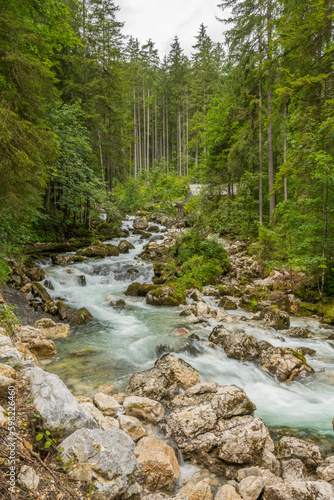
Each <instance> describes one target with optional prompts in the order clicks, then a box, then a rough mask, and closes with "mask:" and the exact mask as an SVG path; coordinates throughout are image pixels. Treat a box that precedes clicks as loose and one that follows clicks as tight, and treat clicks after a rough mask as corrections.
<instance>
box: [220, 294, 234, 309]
mask: <svg viewBox="0 0 334 500" xmlns="http://www.w3.org/2000/svg"><path fill="white" fill-rule="evenodd" d="M238 302H239V301H238V299H236V298H235V297H229V296H225V297H223V298H222V299H221V301H220V302H219V307H222V308H223V309H228V310H231V311H232V310H234V309H238Z"/></svg>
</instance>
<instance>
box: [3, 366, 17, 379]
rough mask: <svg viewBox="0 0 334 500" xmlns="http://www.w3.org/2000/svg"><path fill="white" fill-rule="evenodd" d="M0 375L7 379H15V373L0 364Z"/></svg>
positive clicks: (12, 369) (9, 367)
mask: <svg viewBox="0 0 334 500" xmlns="http://www.w3.org/2000/svg"><path fill="white" fill-rule="evenodd" d="M0 375H1V377H7V378H11V379H14V380H15V379H16V371H15V370H14V368H12V367H11V366H9V365H4V364H2V363H0Z"/></svg>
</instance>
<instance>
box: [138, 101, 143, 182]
mask: <svg viewBox="0 0 334 500" xmlns="http://www.w3.org/2000/svg"><path fill="white" fill-rule="evenodd" d="M141 136H142V134H141V115H140V102H138V155H139V170H140V173H141V172H142V170H143V164H142V154H141V143H142V140H141V139H142V138H141Z"/></svg>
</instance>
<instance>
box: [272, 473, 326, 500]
mask: <svg viewBox="0 0 334 500" xmlns="http://www.w3.org/2000/svg"><path fill="white" fill-rule="evenodd" d="M308 499H310V500H333V499H334V495H333V489H332V487H331V485H330V484H328V483H324V482H322V481H305V482H304V481H283V480H282V479H280V478H275V480H267V481H266V486H265V488H264V491H263V495H262V500H308Z"/></svg>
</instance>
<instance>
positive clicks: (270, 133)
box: [267, 0, 276, 217]
mask: <svg viewBox="0 0 334 500" xmlns="http://www.w3.org/2000/svg"><path fill="white" fill-rule="evenodd" d="M267 22H268V26H267V37H268V42H267V43H268V48H267V58H268V61H269V68H268V125H267V140H268V181H269V215H270V217H271V216H272V214H273V212H274V210H275V207H276V200H275V193H273V192H272V189H273V187H274V182H275V178H274V147H273V125H272V99H273V68H272V55H271V0H267Z"/></svg>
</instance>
